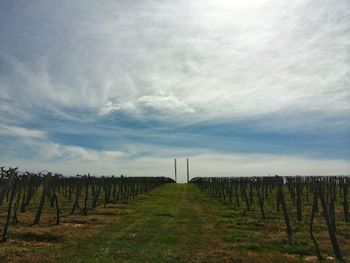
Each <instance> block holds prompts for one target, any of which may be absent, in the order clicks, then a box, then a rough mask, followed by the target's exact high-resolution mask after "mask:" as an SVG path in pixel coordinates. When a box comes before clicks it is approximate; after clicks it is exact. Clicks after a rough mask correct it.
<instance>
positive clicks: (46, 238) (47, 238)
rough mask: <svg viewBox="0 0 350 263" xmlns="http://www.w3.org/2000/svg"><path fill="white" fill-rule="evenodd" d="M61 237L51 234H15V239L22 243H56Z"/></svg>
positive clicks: (29, 232)
mask: <svg viewBox="0 0 350 263" xmlns="http://www.w3.org/2000/svg"><path fill="white" fill-rule="evenodd" d="M62 237H63V236H62V235H60V234H54V233H51V232H31V231H28V232H19V233H16V238H18V239H20V240H24V241H34V242H58V241H59V240H60V239H61V238H62Z"/></svg>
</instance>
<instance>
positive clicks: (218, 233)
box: [0, 168, 350, 262]
mask: <svg viewBox="0 0 350 263" xmlns="http://www.w3.org/2000/svg"><path fill="white" fill-rule="evenodd" d="M349 187H350V177H347V176H304V177H302V176H294V177H280V176H274V177H239V178H238V177H197V178H193V179H192V180H191V181H190V183H188V184H175V181H174V180H173V179H170V178H166V177H125V176H118V177H116V176H101V177H98V176H92V175H89V174H88V175H77V176H63V175H62V174H57V173H50V172H45V173H44V172H41V173H30V172H20V171H18V169H17V168H15V169H13V168H9V169H5V168H1V178H0V205H1V206H0V220H1V221H0V223H1V226H2V228H1V241H2V244H1V245H0V261H1V262H203V261H205V262H305V261H308V262H309V261H311V262H316V261H335V260H337V261H338V262H345V261H346V260H347V259H348V258H349V253H350V214H349ZM62 251H64V253H62Z"/></svg>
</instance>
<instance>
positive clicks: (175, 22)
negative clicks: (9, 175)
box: [0, 0, 350, 129]
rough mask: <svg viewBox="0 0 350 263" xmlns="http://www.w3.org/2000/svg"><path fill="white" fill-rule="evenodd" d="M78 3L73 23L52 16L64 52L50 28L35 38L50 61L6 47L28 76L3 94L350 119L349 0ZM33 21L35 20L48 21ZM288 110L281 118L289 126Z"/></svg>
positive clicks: (142, 112) (206, 112)
mask: <svg viewBox="0 0 350 263" xmlns="http://www.w3.org/2000/svg"><path fill="white" fill-rule="evenodd" d="M80 9H81V7H80V6H72V11H71V12H70V13H64V16H65V22H64V23H63V22H62V21H61V20H55V19H56V18H57V16H52V17H47V19H48V20H50V21H51V20H53V21H52V22H53V24H55V25H56V26H58V27H59V29H60V30H62V31H63V32H64V33H65V37H66V38H67V39H66V40H67V41H65V43H66V45H67V47H66V49H64V51H62V47H61V46H59V45H58V46H57V44H56V43H57V41H58V39H57V36H56V35H52V34H51V33H50V32H46V31H45V33H47V34H48V37H47V38H46V39H45V40H42V39H41V38H38V39H37V41H38V42H40V41H47V42H48V43H51V44H52V45H48V46H51V48H49V49H48V50H43V52H42V53H41V54H42V55H41V59H39V60H36V61H34V63H32V61H31V62H30V63H26V62H19V61H18V60H16V59H14V58H13V57H14V56H15V55H14V54H11V53H9V55H6V56H7V57H11V55H12V57H11V59H7V60H8V61H10V62H9V63H10V64H11V65H12V67H13V69H14V72H15V74H16V78H17V84H18V80H21V81H20V85H17V86H16V88H15V89H14V85H15V84H13V83H12V81H13V80H11V79H7V78H6V76H3V78H4V79H5V80H6V81H5V82H6V83H7V84H8V85H7V86H6V85H4V86H3V88H4V89H5V92H4V93H3V94H6V96H5V95H3V96H5V97H7V98H8V97H15V96H16V97H18V100H20V101H21V102H23V103H24V105H26V104H28V101H29V102H30V104H31V105H34V104H35V103H36V102H40V104H46V105H52V104H57V103H58V104H59V105H64V106H69V107H79V108H85V109H89V110H92V111H94V112H96V113H97V114H99V115H107V114H109V113H112V112H114V111H127V112H129V113H131V114H134V115H135V116H137V117H140V118H148V117H152V118H161V119H167V120H168V121H174V122H177V121H179V120H181V121H183V122H190V123H195V122H199V121H203V120H209V121H212V120H218V119H220V120H228V121H231V120H233V121H234V120H237V119H244V118H258V117H261V116H263V117H266V116H272V115H273V114H276V113H277V114H279V115H281V116H287V117H288V116H292V115H293V114H295V115H298V116H302V115H303V114H304V113H306V114H305V117H304V118H302V119H301V120H300V121H299V122H298V123H293V125H298V126H300V127H303V126H305V124H310V123H313V121H314V120H315V118H316V121H315V122H314V124H315V125H311V129H312V128H316V127H318V128H319V124H320V123H323V125H328V126H332V125H334V124H336V123H335V122H332V121H331V119H334V118H333V117H337V116H339V114H341V115H340V117H341V118H342V119H345V120H348V118H347V117H345V116H346V115H349V113H350V103H349V100H350V89H349V84H350V83H349V79H350V78H349V76H350V65H349V53H348V52H347V49H348V46H349V44H350V37H349V35H350V34H349V31H350V19H349V16H348V11H347V10H349V9H350V6H349V2H348V1H345V0H344V1H328V2H319V1H313V0H310V1H306V2H305V1H293V2H290V1H287V0H284V1H279V2H278V3H276V2H275V1H257V0H256V1H254V2H250V1H249V2H247V1H235V2H232V3H231V2H230V3H228V2H227V1H214V0H203V1H196V2H191V3H188V2H187V1H180V2H176V3H175V2H172V1H163V2H162V3H159V2H155V1H145V2H143V3H139V4H138V5H136V6H135V5H134V4H132V3H123V4H122V3H120V2H108V3H107V2H106V3H105V4H104V5H101V6H99V7H96V6H94V7H93V8H92V7H91V5H90V4H87V5H86V8H85V9H84V10H86V12H80V11H81V10H80ZM64 10H65V9H61V6H58V8H57V10H56V11H55V12H63V11H64ZM31 12H33V13H31V14H30V15H31V16H33V17H35V12H36V11H34V10H33V9H31ZM65 12H66V11H65ZM58 14H59V13H58ZM73 14H74V15H73ZM49 15H50V13H48V16H49ZM56 15H57V14H56ZM75 15H78V17H76V16H75ZM26 17H27V16H26ZM28 20H29V22H28V27H30V26H33V27H38V28H42V27H43V25H42V24H37V22H35V23H34V22H33V21H32V20H31V19H28ZM31 23H32V24H31ZM65 23H67V24H69V25H70V27H69V28H66V27H64V25H65ZM61 27H62V28H61ZM44 29H45V28H44ZM48 29H50V27H49V28H46V30H48ZM21 33H22V34H23V35H22V37H23V39H26V38H27V37H28V36H27V35H26V34H27V33H26V32H25V31H24V32H21ZM13 40H14V41H16V42H18V40H19V39H13ZM60 41H62V40H61V39H60ZM40 43H41V42H40ZM82 43H84V44H82ZM27 48H28V51H31V49H30V48H31V46H30V45H28V47H27ZM32 48H33V47H32ZM0 53H1V49H0ZM86 54H89V55H88V56H87V55H86ZM21 83H22V84H21ZM24 87H25V88H24ZM11 90H12V91H11ZM20 94H22V95H20ZM115 98H118V99H117V100H116V99H115ZM150 110H151V111H152V112H153V114H151V115H149V111H150ZM154 113H156V114H154ZM184 113H186V117H185V118H184V116H183V114H184ZM285 118H286V117H282V118H280V119H279V120H275V121H274V123H276V125H278V123H277V121H278V122H279V123H280V124H281V123H282V125H279V126H280V127H283V126H286V129H289V128H290V125H288V122H286V121H285Z"/></svg>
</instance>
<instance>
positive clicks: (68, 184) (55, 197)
mask: <svg viewBox="0 0 350 263" xmlns="http://www.w3.org/2000/svg"><path fill="white" fill-rule="evenodd" d="M173 182H174V181H173V180H172V179H169V178H165V177H123V176H120V177H114V176H111V177H104V176H102V177H96V176H90V175H83V176H80V175H77V176H76V177H64V176H63V175H61V174H52V173H50V172H48V173H37V174H34V173H29V172H23V173H20V172H18V171H17V168H15V169H13V168H9V169H7V170H6V169H4V167H2V168H1V179H0V206H1V214H0V216H1V220H2V221H4V225H3V229H2V235H1V240H2V242H6V241H7V239H8V237H9V233H10V231H9V228H10V226H11V225H16V224H19V223H21V221H22V220H21V216H22V215H23V218H25V219H26V220H27V221H28V216H27V214H28V213H29V214H33V218H32V221H31V223H30V224H31V225H37V224H39V223H40V219H41V217H42V214H43V213H45V209H47V210H49V211H48V214H54V215H55V218H54V223H55V224H56V225H59V224H60V219H61V217H62V216H64V217H66V216H71V215H73V214H75V213H77V210H80V212H81V214H83V215H87V214H88V213H89V212H90V211H92V210H93V209H95V208H96V207H97V206H99V205H103V206H104V207H106V206H107V205H108V204H110V203H116V202H122V201H123V200H125V201H128V200H129V199H134V198H135V196H137V195H139V194H142V193H145V192H149V191H150V190H152V189H153V188H155V187H158V186H160V185H162V184H165V183H173ZM50 210H51V211H50ZM52 210H53V211H54V213H52V212H53V211H52ZM29 220H30V219H29ZM29 222H30V221H29ZM29 222H27V223H29Z"/></svg>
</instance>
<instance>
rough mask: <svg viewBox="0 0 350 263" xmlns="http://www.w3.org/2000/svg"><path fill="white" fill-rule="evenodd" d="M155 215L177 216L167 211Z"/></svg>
mask: <svg viewBox="0 0 350 263" xmlns="http://www.w3.org/2000/svg"><path fill="white" fill-rule="evenodd" d="M155 215H156V216H164V217H175V214H174V213H171V212H169V213H167V212H165V213H155Z"/></svg>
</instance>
